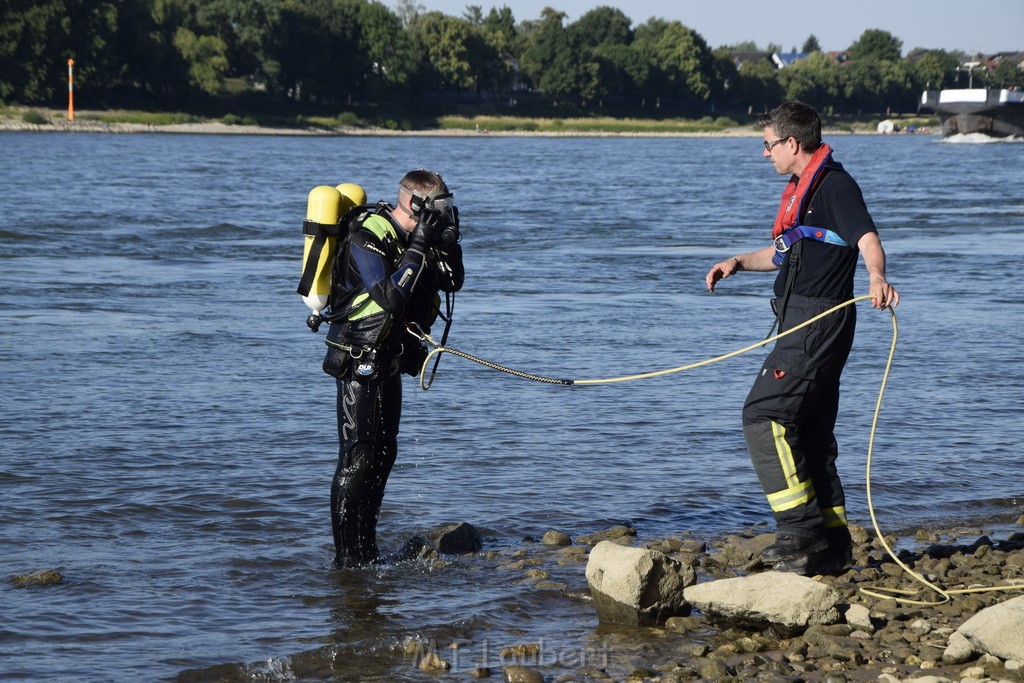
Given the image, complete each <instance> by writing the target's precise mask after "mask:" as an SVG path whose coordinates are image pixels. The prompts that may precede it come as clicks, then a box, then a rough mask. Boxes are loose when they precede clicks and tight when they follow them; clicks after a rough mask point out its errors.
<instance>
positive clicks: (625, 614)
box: [586, 541, 697, 626]
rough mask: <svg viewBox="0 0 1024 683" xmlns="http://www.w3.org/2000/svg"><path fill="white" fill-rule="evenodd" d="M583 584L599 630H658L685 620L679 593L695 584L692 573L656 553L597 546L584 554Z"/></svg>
mask: <svg viewBox="0 0 1024 683" xmlns="http://www.w3.org/2000/svg"><path fill="white" fill-rule="evenodd" d="M586 575H587V583H588V584H589V585H590V593H591V595H593V597H594V606H595V607H596V608H597V618H598V620H600V621H601V623H604V624H624V625H628V626H660V625H662V624H664V623H665V620H666V619H668V618H669V617H676V616H686V615H687V614H689V613H690V606H689V604H687V602H686V599H685V598H684V597H683V590H684V589H685V588H686V587H687V586H690V585H692V584H693V583H694V582H695V581H696V580H697V576H696V573H695V572H694V571H693V567H690V566H688V565H684V564H683V563H681V562H679V561H678V560H674V559H672V558H670V557H668V556H666V555H664V554H662V553H659V552H658V551H656V550H647V549H644V548H630V547H627V546H622V545H619V544H618V543H614V542H612V541H601V542H600V543H598V544H597V545H595V546H594V548H593V549H592V550H591V551H590V558H589V559H588V561H587V570H586Z"/></svg>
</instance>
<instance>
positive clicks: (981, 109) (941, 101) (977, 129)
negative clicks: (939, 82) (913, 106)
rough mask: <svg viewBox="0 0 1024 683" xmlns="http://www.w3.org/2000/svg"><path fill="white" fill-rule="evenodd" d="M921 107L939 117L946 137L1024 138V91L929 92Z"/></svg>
mask: <svg viewBox="0 0 1024 683" xmlns="http://www.w3.org/2000/svg"><path fill="white" fill-rule="evenodd" d="M921 106H922V107H923V108H925V109H931V110H932V111H934V112H935V113H936V114H938V115H939V121H941V122H942V135H943V137H949V136H950V135H956V134H958V133H983V134H985V135H988V136H991V137H996V138H1006V137H1011V136H1014V137H1024V91H1020V90H1000V89H997V88H987V89H986V88H972V89H970V90H963V89H957V90H928V91H926V92H925V93H924V94H923V95H921Z"/></svg>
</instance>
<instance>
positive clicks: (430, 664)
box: [419, 652, 452, 671]
mask: <svg viewBox="0 0 1024 683" xmlns="http://www.w3.org/2000/svg"><path fill="white" fill-rule="evenodd" d="M419 668H420V670H421V671H447V670H448V669H450V668H452V665H451V664H449V663H448V662H446V661H445V660H443V659H441V658H440V657H439V656H438V655H437V653H436V652H428V653H427V654H426V655H424V656H423V659H421V660H420V664H419Z"/></svg>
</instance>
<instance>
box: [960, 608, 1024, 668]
mask: <svg viewBox="0 0 1024 683" xmlns="http://www.w3.org/2000/svg"><path fill="white" fill-rule="evenodd" d="M956 632H957V633H959V634H961V635H962V636H964V637H965V638H966V639H967V641H968V642H970V644H971V646H972V647H973V648H974V651H975V652H987V653H989V654H990V655H995V656H996V657H999V658H1001V659H1018V660H1019V659H1024V596H1021V597H1019V598H1013V599H1012V600H1007V601H1006V602H1001V603H999V604H998V605H993V606H992V607H987V608H985V609H983V610H981V611H980V612H978V613H977V614H975V615H974V616H973V617H971V618H970V619H968V620H967V621H965V622H964V623H963V624H961V626H960V628H958V629H957V630H956Z"/></svg>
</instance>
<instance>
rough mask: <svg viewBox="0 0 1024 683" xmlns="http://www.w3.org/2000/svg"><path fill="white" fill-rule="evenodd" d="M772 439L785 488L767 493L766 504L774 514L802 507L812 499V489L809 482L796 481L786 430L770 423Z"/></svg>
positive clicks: (773, 422)
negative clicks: (783, 477)
mask: <svg viewBox="0 0 1024 683" xmlns="http://www.w3.org/2000/svg"><path fill="white" fill-rule="evenodd" d="M771 425H772V437H773V438H774V441H775V452H776V453H777V454H778V456H779V465H780V466H781V467H782V474H783V476H785V478H786V488H785V489H783V490H782V491H776V492H775V493H769V494H768V496H767V498H768V504H769V505H770V506H771V508H772V510H773V511H775V512H784V511H786V510H792V509H793V508H795V507H797V506H798V505H804V504H805V503H807V502H809V501H810V500H811V498H813V497H814V487H813V486H811V481H810V480H809V479H808V480H807V481H800V480H799V479H797V474H796V463H795V462H794V461H793V451H792V450H791V449H790V447H789V443H788V442H787V441H786V428H785V427H783V426H782V425H780V424H779V423H778V422H775V421H772V422H771Z"/></svg>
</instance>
